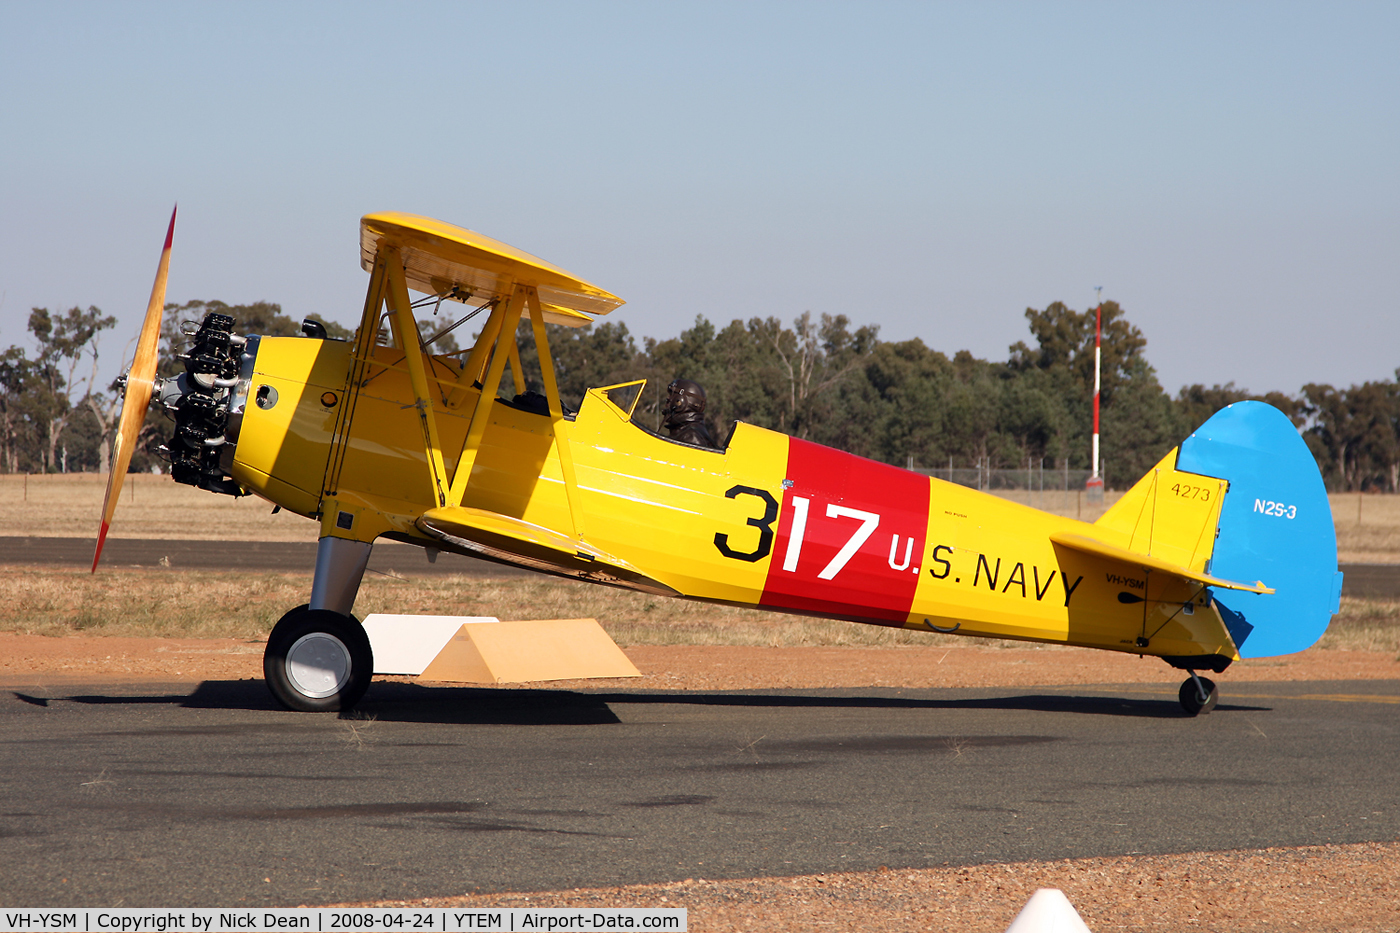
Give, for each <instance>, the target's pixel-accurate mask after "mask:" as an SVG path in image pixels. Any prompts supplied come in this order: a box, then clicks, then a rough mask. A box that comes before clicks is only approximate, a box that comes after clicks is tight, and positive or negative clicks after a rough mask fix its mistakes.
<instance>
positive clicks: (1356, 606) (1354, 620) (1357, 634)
mask: <svg viewBox="0 0 1400 933" xmlns="http://www.w3.org/2000/svg"><path fill="white" fill-rule="evenodd" d="M1318 646H1319V647H1321V648H1344V649H1347V650H1351V651H1385V652H1392V651H1393V652H1400V602H1392V601H1390V600H1384V599H1352V598H1350V597H1346V596H1344V597H1342V611H1341V612H1339V613H1338V614H1337V615H1336V616H1335V617H1333V619H1332V624H1331V625H1330V626H1328V628H1327V632H1326V634H1324V635H1323V636H1322V639H1321V640H1320V641H1319V642H1318ZM1396 660H1400V658H1397V659H1396Z"/></svg>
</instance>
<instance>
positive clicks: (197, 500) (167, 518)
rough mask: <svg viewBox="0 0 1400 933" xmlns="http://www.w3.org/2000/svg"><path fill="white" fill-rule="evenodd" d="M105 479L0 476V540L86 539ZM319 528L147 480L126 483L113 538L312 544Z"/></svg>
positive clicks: (261, 507)
mask: <svg viewBox="0 0 1400 933" xmlns="http://www.w3.org/2000/svg"><path fill="white" fill-rule="evenodd" d="M106 492H107V477H105V476H99V475H98V474H96V473H69V474H67V475H50V476H24V475H16V474H0V536H14V535H37V536H40V537H48V538H85V537H86V538H93V539H96V537H97V526H98V524H99V522H100V521H101V518H102V499H103V496H104V495H105V494H106ZM319 530H320V526H319V525H317V524H316V522H313V521H311V520H309V519H306V518H302V517H301V516H300V515H293V514H292V513H290V512H285V511H284V512H280V513H278V514H277V515H273V514H272V505H271V503H269V502H267V501H266V500H264V499H259V498H258V497H257V496H247V497H244V498H242V499H234V498H233V497H231V496H219V495H215V494H214V493H209V492H205V491H204V490H202V489H195V488H194V487H193V486H181V485H180V484H178V483H176V482H175V481H174V480H172V479H171V478H170V477H169V476H155V475H152V474H149V473H140V474H133V475H131V476H128V477H127V478H126V483H125V485H124V486H123V488H122V493H121V501H120V502H119V503H118V505H117V512H116V516H115V517H114V518H113V519H112V529H111V531H110V532H109V533H108V536H109V537H112V538H175V539H182V540H196V541H197V540H209V539H214V538H221V539H227V540H232V541H315V540H316V535H317V532H318V531H319Z"/></svg>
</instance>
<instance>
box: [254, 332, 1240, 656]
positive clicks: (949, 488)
mask: <svg viewBox="0 0 1400 933" xmlns="http://www.w3.org/2000/svg"><path fill="white" fill-rule="evenodd" d="M372 352H373V358H372V360H371V361H370V362H369V364H368V365H367V366H366V367H364V368H363V369H362V370H361V373H362V374H363V377H362V378H361V379H359V380H358V385H353V384H351V379H350V374H351V372H352V357H351V353H352V345H351V344H349V343H343V342H338V341H330V340H314V339H306V338H263V339H262V341H261V343H260V345H259V348H258V352H257V357H256V362H255V366H254V374H253V380H252V385H251V387H250V390H249V394H248V404H247V408H246V411H245V413H244V416H243V421H242V426H241V429H240V433H239V437H238V441H237V448H236V453H235V456H234V460H233V469H232V473H233V476H234V478H235V479H236V480H237V481H238V482H239V483H240V484H242V485H243V486H244V487H246V488H247V489H249V490H251V491H254V492H256V493H258V494H260V495H262V496H264V497H266V498H268V499H270V500H272V501H273V502H276V503H278V504H280V505H282V506H283V507H284V508H287V509H290V510H292V511H295V512H298V513H300V514H302V515H306V516H308V517H311V518H315V519H318V520H320V521H321V523H322V532H321V533H322V535H329V536H334V537H341V538H350V539H354V540H359V541H366V542H368V541H373V540H374V539H375V538H377V537H379V536H381V535H386V534H387V535H391V536H393V537H394V538H396V539H399V540H408V541H412V542H415V543H418V544H421V545H423V546H426V547H442V546H444V543H443V542H444V539H443V538H442V536H441V535H438V534H434V533H429V532H428V531H426V530H425V528H426V527H427V523H426V522H425V521H424V519H425V516H430V517H431V516H438V517H441V518H442V520H443V521H444V522H447V523H449V524H450V523H451V522H452V521H454V520H458V519H457V518H454V516H467V518H465V519H460V521H461V522H466V521H467V520H468V519H470V520H471V521H478V520H480V521H485V519H483V518H481V517H482V516H488V517H489V518H490V520H491V521H494V522H496V523H497V524H499V525H501V527H502V528H504V529H505V531H503V532H502V533H501V535H500V536H497V537H496V538H493V539H492V540H495V541H498V542H499V541H502V540H520V541H524V542H527V543H529V542H533V543H530V544H529V547H525V546H524V545H522V548H523V550H529V551H530V553H531V554H533V555H534V559H533V560H532V562H527V563H528V565H530V566H537V567H538V566H540V562H541V558H540V555H546V557H545V558H543V560H544V563H546V564H550V563H551V560H552V559H550V558H548V555H550V554H557V555H559V556H558V558H557V560H555V561H554V565H556V566H558V567H559V568H560V569H561V571H563V570H567V569H568V568H569V567H570V566H572V565H571V564H570V561H571V560H572V561H575V562H577V561H580V560H582V561H592V562H595V563H596V564H597V566H599V567H604V568H608V567H611V568H614V569H617V568H620V569H618V570H617V573H616V574H613V575H612V576H609V575H608V574H606V573H603V574H599V575H598V576H597V577H596V579H599V580H601V581H604V582H623V583H624V585H629V584H627V582H626V581H628V580H633V579H645V580H647V581H654V583H655V584H656V585H657V587H658V588H659V591H664V592H670V593H674V594H676V595H679V596H683V597H687V598H693V599H700V600H712V601H718V602H725V603H731V604H737V605H744V606H758V607H763V608H770V609H776V610H780V611H787V612H797V613H803V614H810V615H816V616H826V617H831V618H840V619H849V620H852V621H858V622H869V623H875V624H882V625H894V626H903V627H907V628H913V629H921V630H929V629H937V630H943V631H947V630H956V631H957V632H958V633H959V634H964V635H978V636H986V637H995V638H1013V639H1024V640H1032V641H1046V642H1054V643H1061V644H1072V645H1083V646H1088V647H1096V648H1108V649H1113V650H1120V651H1128V652H1133V653H1143V654H1151V655H1165V656H1194V655H1219V656H1224V657H1227V658H1233V657H1236V656H1237V655H1236V651H1235V648H1234V645H1233V643H1232V642H1231V641H1230V638H1229V635H1228V633H1227V632H1226V630H1225V628H1224V626H1223V624H1222V623H1221V620H1220V616H1219V615H1218V614H1217V613H1216V612H1215V610H1214V608H1213V607H1212V605H1211V602H1210V599H1209V597H1208V595H1207V596H1204V597H1203V596H1202V592H1203V589H1202V588H1201V587H1196V586H1192V585H1190V584H1189V583H1188V582H1187V581H1184V580H1181V579H1179V578H1176V577H1171V576H1169V575H1151V574H1146V573H1144V572H1143V571H1142V570H1141V569H1134V568H1132V567H1131V566H1130V565H1127V564H1123V563H1117V562H1113V561H1108V560H1103V559H1099V558H1095V557H1094V556H1093V555H1089V554H1085V553H1083V552H1081V551H1078V550H1073V549H1069V548H1065V547H1063V546H1060V545H1056V544H1055V543H1053V542H1052V541H1051V535H1052V534H1055V533H1065V532H1069V533H1075V532H1081V533H1085V534H1088V533H1091V532H1092V534H1093V535H1094V536H1095V537H1097V538H1098V539H1101V540H1102V539H1108V540H1110V541H1111V543H1115V544H1118V545H1119V546H1122V547H1132V546H1134V541H1133V538H1134V535H1135V534H1138V533H1139V532H1138V529H1141V528H1143V527H1146V526H1144V525H1143V521H1144V520H1145V519H1143V518H1142V516H1143V515H1147V519H1146V520H1154V516H1153V515H1152V514H1151V513H1152V510H1153V509H1154V508H1155V505H1153V503H1151V502H1146V501H1141V502H1139V501H1136V500H1134V499H1133V497H1132V495H1131V494H1130V496H1129V497H1127V498H1126V499H1125V501H1124V502H1123V503H1120V505H1119V506H1117V507H1116V509H1117V510H1118V512H1119V513H1120V514H1121V515H1128V513H1129V512H1131V511H1132V510H1133V509H1134V508H1136V509H1137V510H1138V511H1137V513H1136V514H1135V515H1133V516H1129V520H1126V521H1118V522H1114V521H1110V522H1107V523H1105V522H1100V523H1098V524H1096V525H1088V524H1086V523H1082V522H1076V521H1074V520H1072V519H1067V518H1062V517H1058V516H1054V515H1049V514H1046V513H1044V512H1040V511H1037V510H1035V509H1031V508H1028V507H1026V506H1022V505H1019V504H1016V503H1013V502H1010V501H1007V500H1005V499H1001V498H998V497H996V496H991V495H988V494H985V493H981V492H978V491H975V490H971V489H967V488H964V487H961V486H957V485H953V484H950V483H946V482H943V481H941V480H937V479H930V478H928V477H925V476H922V475H919V474H915V473H911V472H908V471H905V470H900V469H898V468H895V467H892V466H888V465H885V464H881V463H876V462H874V461H870V460H866V459H864V458H860V457H855V456H852V455H850V454H845V453H842V452H839V451H835V450H831V449H829V448H825V447H821V446H819V445H816V444H812V443H809V442H806V441H801V440H797V439H794V438H789V437H787V436H785V435H782V434H778V433H775V432H773V431H768V430H765V429H763V428H758V427H755V426H753V425H748V424H742V423H741V424H738V425H737V426H736V428H735V430H734V433H733V435H732V437H731V438H730V439H729V442H728V444H727V446H726V448H725V449H724V450H723V451H717V450H706V449H700V448H695V447H690V446H687V445H683V444H679V443H676V442H674V441H671V440H668V439H666V438H662V437H659V436H657V435H655V434H653V433H651V432H648V431H646V430H644V429H642V428H641V427H639V426H637V425H636V424H634V423H633V422H632V421H631V419H630V417H629V411H628V410H626V409H625V408H623V407H620V406H619V405H618V404H616V403H615V402H614V401H613V399H612V397H610V395H609V394H608V393H607V392H606V391H602V390H597V389H595V390H591V391H590V392H589V393H588V395H587V396H586V397H585V398H584V401H583V404H582V406H581V407H580V410H579V412H578V414H577V415H576V416H575V417H574V418H573V419H572V420H565V421H561V422H559V424H558V428H557V429H556V428H554V427H553V426H552V423H551V418H550V416H549V415H548V414H546V413H539V412H535V411H527V410H522V409H521V408H517V407H513V406H512V405H511V404H509V403H507V402H505V401H504V400H500V399H497V400H496V401H495V402H494V403H493V404H492V405H491V406H490V407H489V424H488V425H487V426H486V428H485V432H484V434H483V436H482V438H481V442H480V445H479V447H478V448H477V452H476V455H475V460H474V461H473V462H472V465H471V475H470V478H469V480H468V481H467V483H466V486H465V493H464V494H463V497H462V500H461V501H460V503H444V502H443V501H441V497H440V495H439V493H437V492H436V491H435V487H434V485H433V483H432V482H431V476H432V464H431V463H430V458H429V456H428V454H427V453H426V452H425V445H424V433H423V429H422V426H421V423H420V419H419V418H418V417H417V414H416V413H415V412H414V411H413V408H414V405H415V398H416V396H415V392H414V389H413V386H412V384H411V379H410V373H409V372H408V370H407V368H406V367H405V366H404V365H403V359H404V354H403V352H402V351H401V350H397V349H393V348H386V347H376V348H374V349H373V351H372ZM425 359H430V361H431V373H430V376H429V378H430V379H431V380H432V384H433V386H434V392H435V393H436V394H435V396H434V398H433V406H434V410H435V418H436V422H435V423H436V432H437V440H438V442H439V447H440V450H441V451H442V456H443V461H444V462H443V466H444V467H445V469H446V470H447V471H448V473H449V474H451V473H453V472H455V470H456V460H455V454H453V453H451V452H455V451H460V450H461V449H462V448H463V442H464V440H465V438H466V435H467V432H468V429H469V426H470V423H471V418H472V415H473V412H474V411H475V409H476V407H477V402H478V399H479V396H480V390H478V389H477V388H475V387H474V386H472V385H471V384H464V383H465V382H466V380H464V379H462V378H460V375H461V374H460V364H459V363H458V362H457V361H455V360H453V359H450V358H446V357H431V358H429V357H425ZM261 386H268V387H270V388H271V389H272V390H275V393H274V392H262V393H261V395H260V387H261ZM260 397H261V398H262V399H263V400H264V401H263V403H261V404H260V403H259V402H258V399H259V398H260ZM270 398H275V403H273V404H270V405H269V404H266V400H267V399H270ZM347 406H349V408H347ZM561 445H566V446H567V450H564V451H562V452H561ZM561 454H562V455H561ZM1170 462H1172V461H1171V457H1170V456H1169V457H1168V458H1167V459H1166V460H1164V461H1163V466H1162V467H1159V472H1161V471H1162V470H1166V471H1171V466H1170ZM569 473H572V477H573V481H572V484H571V483H569V482H566V475H568V474H569ZM1182 476H1185V474H1177V477H1178V482H1180V477H1182ZM1188 479H1194V480H1196V481H1199V478H1198V477H1189V478H1188ZM1165 480H1166V477H1164V478H1163V480H1162V481H1165ZM1210 482H1212V483H1214V482H1215V481H1214V480H1212V481H1210ZM1139 498H1140V497H1139ZM1218 500H1219V495H1217V496H1216V497H1215V499H1214V500H1212V499H1211V498H1210V497H1209V496H1207V497H1206V498H1204V499H1200V500H1199V501H1198V503H1197V505H1198V506H1199V508H1196V509H1195V510H1194V511H1193V510H1192V509H1191V508H1190V507H1189V504H1188V507H1187V508H1186V509H1185V511H1183V510H1182V508H1181V503H1176V505H1177V508H1176V510H1175V511H1174V512H1173V513H1172V517H1171V519H1170V520H1171V521H1173V522H1176V523H1177V524H1178V525H1181V524H1182V523H1185V525H1183V526H1182V527H1181V528H1177V529H1175V530H1174V533H1173V534H1171V535H1165V534H1160V533H1159V534H1158V537H1159V538H1160V539H1161V540H1162V541H1164V542H1167V541H1175V542H1180V541H1187V542H1193V541H1194V542H1195V543H1194V544H1189V545H1186V546H1183V545H1180V544H1179V543H1178V544H1170V543H1167V544H1163V545H1162V546H1163V547H1165V548H1167V549H1168V550H1172V549H1174V551H1173V553H1171V554H1170V556H1171V557H1172V558H1173V559H1174V560H1175V561H1176V562H1177V563H1180V564H1181V565H1183V566H1189V567H1193V568H1195V569H1200V568H1202V567H1204V566H1206V562H1207V560H1208V559H1209V557H1210V549H1211V544H1212V541H1213V533H1214V521H1215V519H1216V517H1217V516H1218V513H1219V501H1218ZM1161 520H1162V521H1166V520H1167V519H1166V518H1165V515H1164V516H1163V517H1162V519H1161ZM1188 526H1189V527H1188ZM1195 529H1199V531H1197V530H1195ZM1159 531H1160V529H1159ZM1150 533H1151V532H1149V534H1150ZM511 536H514V537H511ZM447 540H448V541H449V543H450V541H452V540H456V539H453V538H450V537H449V538H448V539H447ZM560 542H564V543H562V544H561V543H560ZM1137 546H1141V542H1140V541H1139V542H1137ZM530 548H533V550H530ZM468 550H470V549H468ZM504 550H505V551H509V550H510V548H508V547H507V548H505V549H504ZM570 552H573V553H570ZM490 554H491V555H492V556H495V557H497V558H498V559H508V558H503V549H502V548H501V547H499V546H497V547H494V549H493V550H492V551H491V552H490ZM628 574H631V576H628ZM574 575H576V576H584V577H585V578H588V577H589V575H588V573H586V572H579V573H575V574H574ZM647 585H650V584H647ZM640 588H645V587H644V586H643V587H640ZM1143 641H1146V642H1147V644H1146V645H1143V644H1142V643H1141V642H1143Z"/></svg>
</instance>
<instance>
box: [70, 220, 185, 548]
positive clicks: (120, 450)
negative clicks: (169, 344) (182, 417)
mask: <svg viewBox="0 0 1400 933" xmlns="http://www.w3.org/2000/svg"><path fill="white" fill-rule="evenodd" d="M178 210H179V205H178V204H177V205H176V206H175V210H172V211H171V212H170V228H169V229H168V230H166V232H165V246H164V248H162V249H161V252H160V265H159V266H157V267H156V281H155V284H154V285H152V286H151V301H150V304H148V305H146V320H145V322H144V323H142V325H141V336H140V337H139V338H138V339H137V341H136V358H135V360H133V361H132V364H131V369H130V370H129V371H128V372H127V374H126V391H125V393H124V394H123V396H122V414H121V420H120V422H119V423H118V427H117V441H116V445H115V446H114V447H113V448H112V469H111V472H110V473H108V474H107V495H106V497H105V498H104V499H103V500H102V527H101V528H100V529H98V532H97V550H96V551H95V552H94V553H93V555H92V572H93V573H96V572H97V562H98V561H99V560H100V559H101V558H102V545H103V544H104V543H105V542H106V541H107V529H108V528H110V527H111V525H112V513H114V512H115V511H116V510H117V500H118V499H120V498H121V492H122V482H123V481H124V480H125V479H126V471H127V468H128V467H129V466H131V451H132V448H133V447H134V446H135V445H136V438H137V435H139V434H140V433H141V426H142V425H143V424H144V423H145V421H146V409H147V408H148V407H149V406H150V404H151V393H152V391H153V390H154V387H155V377H156V362H157V360H156V351H157V350H158V349H159V347H160V322H161V317H162V314H163V312H164V311H165V280H166V278H167V277H168V276H169V275H170V243H171V241H172V240H173V239H174V238H175V213H176V211H178Z"/></svg>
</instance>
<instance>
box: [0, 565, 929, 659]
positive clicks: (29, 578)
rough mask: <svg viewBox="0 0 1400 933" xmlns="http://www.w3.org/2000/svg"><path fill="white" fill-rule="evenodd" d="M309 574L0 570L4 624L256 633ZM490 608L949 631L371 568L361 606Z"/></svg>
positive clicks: (760, 637)
mask: <svg viewBox="0 0 1400 933" xmlns="http://www.w3.org/2000/svg"><path fill="white" fill-rule="evenodd" d="M310 592H311V574H310V572H303V573H271V572H263V573H243V572H217V573H215V572H210V573H203V572H201V573H191V572H188V571H175V570H161V569H150V570H106V571H100V572H99V573H97V574H95V575H94V574H90V573H88V572H86V571H84V570H80V569H76V568H71V569H70V568H61V569H36V568H32V567H24V568H18V567H16V568H8V572H0V607H3V608H0V631H13V632H18V633H20V634H25V635H65V634H70V633H73V632H83V633H85V634H91V635H124V636H132V637H148V636H164V637H173V636H182V637H215V636H227V637H233V638H257V637H262V636H265V635H266V634H267V633H268V632H269V631H270V630H271V629H272V626H273V625H274V624H275V623H276V622H277V620H278V619H279V618H281V616H282V613H284V612H285V611H286V610H288V609H290V608H291V607H293V606H296V605H299V604H301V603H304V602H306V598H307V594H309V593H310ZM373 612H396V613H415V614H423V615H468V616H470V615H492V616H498V617H500V618H502V619H570V618H595V619H598V620H599V621H600V622H601V623H602V624H603V626H604V628H606V629H607V630H608V632H609V633H610V634H611V635H612V637H613V638H614V639H615V640H616V641H617V642H618V643H619V644H622V645H677V644H684V645H764V646H773V647H794V646H802V645H823V646H834V645H855V646H864V647H876V646H885V645H903V644H917V645H929V644H938V643H941V641H942V640H949V641H951V640H952V638H951V636H940V635H935V634H932V633H919V632H910V631H904V630H900V629H888V628H882V627H877V626H868V625H852V624H851V623H849V622H835V621H831V620H824V619H806V618H799V617H796V616H785V615H778V614H774V613H771V612H760V611H757V610H753V609H741V608H737V607H731V606H713V605H708V604H704V603H695V602H689V601H686V600H678V599H663V598H658V597H655V596H648V595H646V594H643V593H633V592H631V591H628V590H618V589H613V588H610V587H601V586H595V585H592V584H587V583H578V582H575V581H571V580H559V579H553V578H549V577H543V576H540V577H533V578H532V577H525V578H509V579H489V578H488V579H483V578H480V577H465V576H444V577H411V578H405V577H393V576H384V575H382V574H369V575H367V576H366V577H365V581H364V584H363V586H361V588H360V595H359V599H358V600H356V602H355V613H356V615H358V616H360V617H361V618H363V617H364V616H366V615H369V614H370V613H373Z"/></svg>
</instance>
